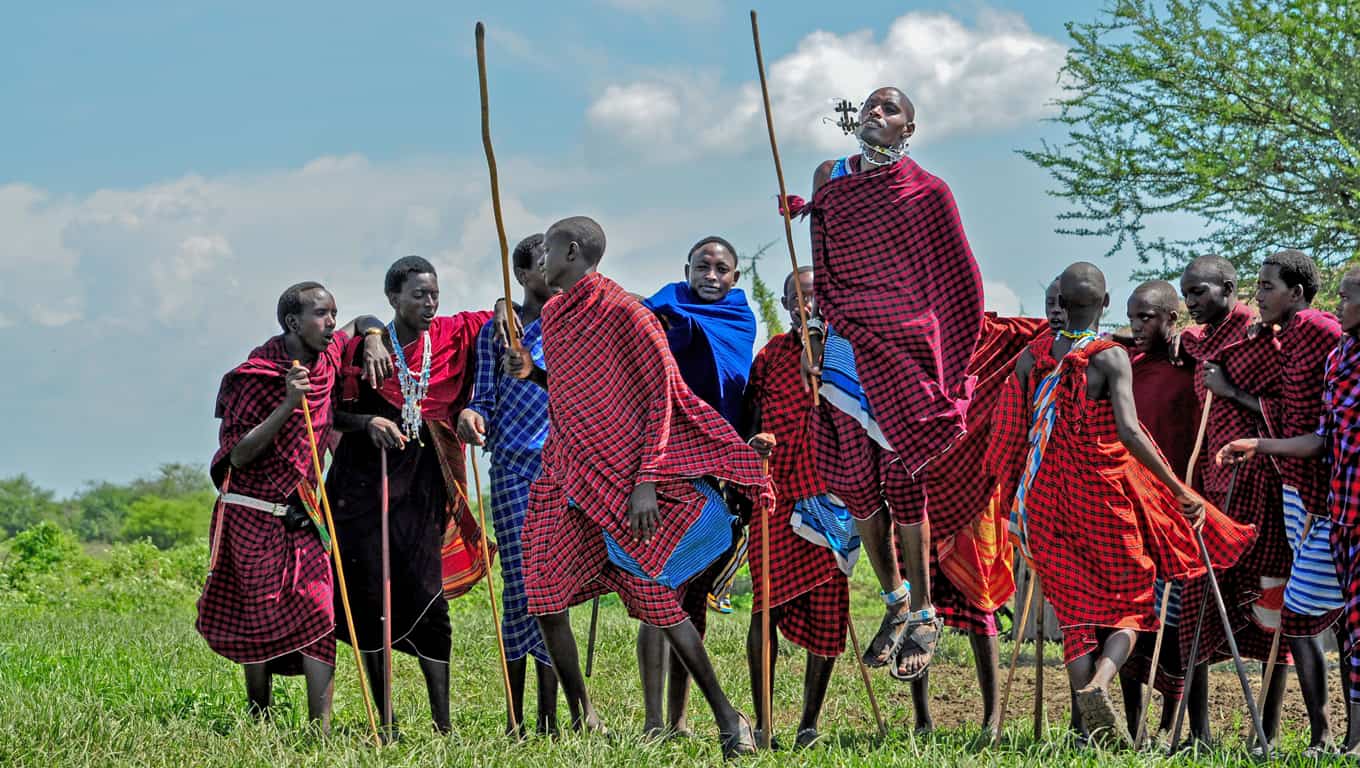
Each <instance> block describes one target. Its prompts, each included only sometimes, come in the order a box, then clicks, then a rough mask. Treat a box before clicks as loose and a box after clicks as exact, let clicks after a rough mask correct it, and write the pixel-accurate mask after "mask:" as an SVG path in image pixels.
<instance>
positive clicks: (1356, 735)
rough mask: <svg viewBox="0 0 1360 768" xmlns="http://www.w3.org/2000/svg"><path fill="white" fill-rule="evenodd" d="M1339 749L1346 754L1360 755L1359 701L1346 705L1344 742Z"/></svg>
mask: <svg viewBox="0 0 1360 768" xmlns="http://www.w3.org/2000/svg"><path fill="white" fill-rule="evenodd" d="M1341 749H1342V750H1344V751H1345V753H1346V754H1348V755H1352V756H1355V755H1360V701H1352V702H1350V703H1348V704H1347V705H1346V743H1345V744H1343V745H1342V747H1341Z"/></svg>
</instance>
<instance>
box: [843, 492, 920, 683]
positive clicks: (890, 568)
mask: <svg viewBox="0 0 1360 768" xmlns="http://www.w3.org/2000/svg"><path fill="white" fill-rule="evenodd" d="M855 528H856V529H857V531H858V532H859V536H860V541H861V542H863V545H864V554H865V555H867V556H868V558H869V565H871V566H873V569H874V575H875V576H876V577H878V586H879V589H880V590H882V591H883V592H892V591H893V590H895V589H897V588H898V587H899V586H901V584H902V576H901V574H900V572H899V571H898V569H897V558H896V556H895V555H894V553H893V546H892V541H891V540H890V539H889V538H888V537H889V536H890V535H892V534H891V533H890V531H891V530H892V520H891V518H890V517H889V515H888V511H887V510H886V509H880V510H879V511H878V512H876V513H874V515H873V517H870V518H868V519H867V520H856V521H855ZM912 587H913V589H912V599H913V600H914V599H915V597H916V593H915V585H912ZM910 609H911V606H910V604H908V603H906V602H902V603H899V604H897V605H895V606H885V616H888V617H890V616H898V615H900V614H902V613H905V612H906V611H908V610H910ZM899 629H900V628H899ZM891 633H892V628H891V627H889V626H888V625H887V624H886V623H885V624H884V625H883V626H880V627H879V630H878V633H877V634H875V635H874V638H873V639H872V640H870V641H869V646H868V647H867V648H865V649H864V661H865V663H866V664H868V665H869V666H873V667H881V666H883V665H885V664H888V663H889V662H891V661H892V659H891V657H890V656H891V654H890V653H889V651H890V650H891V644H892V638H891V636H890V635H891Z"/></svg>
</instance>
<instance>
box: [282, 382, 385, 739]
mask: <svg viewBox="0 0 1360 768" xmlns="http://www.w3.org/2000/svg"><path fill="white" fill-rule="evenodd" d="M293 365H299V363H298V361H296V360H294V361H293ZM302 418H303V421H305V422H306V424H307V442H308V444H309V445H310V447H311V449H312V467H313V468H314V469H315V470H316V483H317V490H318V493H319V495H320V496H321V511H322V512H323V513H324V514H325V515H326V528H327V530H328V531H329V533H330V537H331V553H332V559H333V560H334V561H335V579H336V581H338V582H339V584H338V586H339V587H340V604H341V605H342V606H344V609H345V627H346V628H347V629H348V630H349V647H350V648H352V649H354V664H355V666H357V667H358V668H359V696H360V697H361V698H362V699H363V700H364V711H365V712H367V713H368V726H369V727H370V728H372V729H373V743H374V744H376V745H378V746H382V737H381V736H380V735H378V720H377V718H376V717H374V716H373V703H372V702H370V701H369V700H368V674H367V673H365V672H364V660H363V658H362V657H360V655H359V636H358V635H357V634H355V632H354V614H353V613H352V612H351V611H350V608H349V589H348V588H346V586H345V561H344V560H343V559H342V558H341V557H340V538H339V537H338V536H336V530H335V520H334V519H333V518H332V517H331V502H330V499H329V498H327V497H326V483H325V479H324V478H323V477H322V475H321V452H320V451H318V450H317V447H316V433H315V432H313V431H312V409H311V406H310V405H308V403H307V398H306V397H305V396H304V397H303V398H302Z"/></svg>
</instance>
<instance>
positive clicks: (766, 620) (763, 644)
mask: <svg viewBox="0 0 1360 768" xmlns="http://www.w3.org/2000/svg"><path fill="white" fill-rule="evenodd" d="M795 282H797V279H796V278H795ZM768 437H769V438H770V440H771V442H773V439H774V436H773V435H768ZM760 469H761V472H762V473H764V475H765V477H766V478H768V477H769V476H770V460H769V459H768V458H763V459H761V461H760ZM760 519H761V529H760V561H761V562H762V563H764V564H765V568H764V573H762V574H760V594H761V599H762V600H763V601H764V604H765V610H763V611H761V612H760V705H761V707H762V708H763V709H764V712H765V731H764V733H763V734H762V736H763V738H762V739H761V740H762V741H764V742H765V743H764V744H760V745H759V746H761V747H764V748H765V749H769V748H770V742H771V738H772V736H771V734H773V733H774V711H773V710H772V709H771V708H770V707H771V706H772V702H773V700H774V691H773V690H772V688H773V687H774V681H773V680H771V679H770V671H771V668H772V666H773V665H772V662H771V660H770V655H771V654H770V610H771V606H770V505H768V504H767V505H765V509H763V510H761V513H760Z"/></svg>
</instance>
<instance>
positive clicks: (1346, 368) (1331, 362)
mask: <svg viewBox="0 0 1360 768" xmlns="http://www.w3.org/2000/svg"><path fill="white" fill-rule="evenodd" d="M1323 403H1324V410H1323V414H1322V416H1323V418H1322V423H1321V424H1320V425H1319V427H1318V434H1319V435H1321V436H1322V437H1323V439H1324V440H1326V442H1327V446H1328V454H1329V457H1330V459H1331V465H1332V472H1331V493H1330V494H1329V502H1328V503H1329V505H1330V510H1329V511H1330V513H1331V516H1332V521H1333V522H1335V523H1337V524H1338V525H1340V526H1344V527H1347V528H1354V527H1356V526H1357V525H1360V341H1357V340H1356V339H1355V338H1352V337H1349V336H1348V337H1346V338H1344V339H1342V340H1341V344H1340V345H1338V346H1337V348H1336V351H1334V352H1333V353H1332V354H1331V356H1330V357H1329V358H1327V378H1326V383H1325V385H1324V390H1323Z"/></svg>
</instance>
